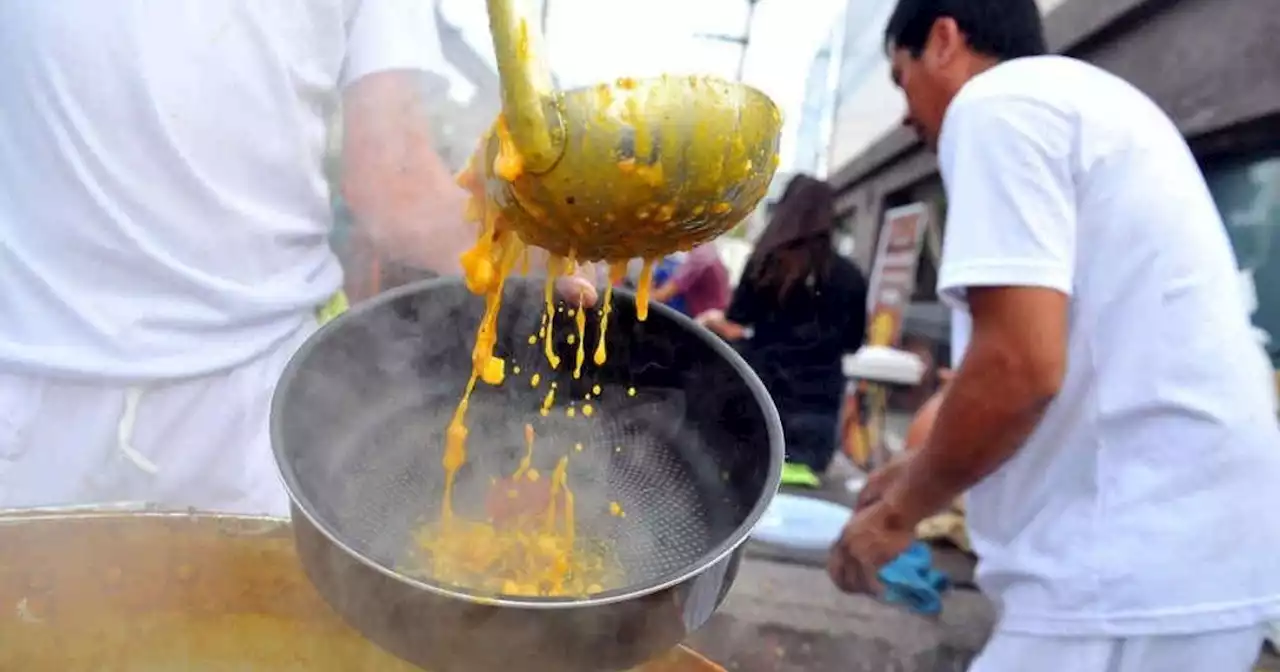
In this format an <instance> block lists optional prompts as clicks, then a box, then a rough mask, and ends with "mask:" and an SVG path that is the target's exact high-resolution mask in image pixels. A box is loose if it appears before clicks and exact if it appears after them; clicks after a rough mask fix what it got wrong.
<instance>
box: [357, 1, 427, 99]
mask: <svg viewBox="0 0 1280 672" xmlns="http://www.w3.org/2000/svg"><path fill="white" fill-rule="evenodd" d="M435 5H436V3H434V2H431V1H430V0H356V5H355V7H354V10H353V12H352V14H351V16H350V17H349V19H348V21H347V55H346V59H345V60H344V61H343V64H342V79H341V84H342V86H344V87H346V86H350V85H351V84H354V83H355V82H356V81H357V80H359V79H360V78H361V77H364V76H365V75H371V74H373V73H377V72H385V71H388V70H421V71H429V72H434V73H436V74H438V75H441V76H447V74H446V73H447V72H448V65H447V63H446V62H445V59H444V52H443V51H441V48H440V33H439V29H438V28H437V26H436V7H435Z"/></svg>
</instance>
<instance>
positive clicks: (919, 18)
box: [884, 0, 1049, 61]
mask: <svg viewBox="0 0 1280 672" xmlns="http://www.w3.org/2000/svg"><path fill="white" fill-rule="evenodd" d="M943 18H950V19H955V22H956V24H957V25H958V26H959V27H960V32H962V33H964V36H965V39H966V40H967V41H968V44H969V48H970V49H973V50H974V51H976V52H978V53H979V54H982V55H984V56H991V57H993V58H996V59H998V60H1001V61H1007V60H1010V59H1014V58H1021V57H1023V56H1040V55H1043V54H1046V53H1048V51H1049V47H1048V45H1047V44H1046V43H1045V39H1044V23H1043V22H1042V21H1041V19H1040V8H1039V7H1038V6H1037V5H1036V2H1035V0H898V6H897V7H896V8H894V10H893V15H892V16H890V17H889V25H888V26H886V27H885V30H884V37H885V45H886V46H889V47H891V48H897V49H906V50H907V51H908V52H910V53H911V55H912V56H919V55H920V54H921V53H922V52H923V51H924V45H925V42H927V41H928V39H929V31H930V30H932V29H933V24H934V23H935V22H937V20H938V19H943Z"/></svg>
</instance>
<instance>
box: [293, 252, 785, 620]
mask: <svg viewBox="0 0 1280 672" xmlns="http://www.w3.org/2000/svg"><path fill="white" fill-rule="evenodd" d="M449 285H454V286H462V287H463V289H464V290H465V286H463V280H462V278H459V277H436V278H430V279H427V280H420V281H417V282H413V283H409V284H406V285H403V286H401V287H397V288H396V289H393V290H389V291H386V292H383V293H382V294H379V295H378V296H376V297H374V298H372V299H369V300H367V301H363V302H361V303H359V304H356V305H354V306H352V307H351V308H350V309H349V310H347V311H346V312H345V313H342V314H341V315H339V316H337V317H336V318H334V319H333V320H330V321H329V322H328V323H326V324H324V325H322V326H321V327H320V328H319V329H317V330H316V331H315V333H313V334H312V335H311V336H310V337H309V338H307V340H306V341H305V342H304V343H303V344H302V346H301V347H299V348H298V350H297V351H296V352H294V354H293V356H292V357H290V358H289V363H288V364H287V365H286V366H285V368H284V371H283V372H282V373H281V374H280V380H279V382H278V383H277V384H276V388H275V391H274V392H273V394H272V398H271V412H270V435H271V452H272V453H273V455H274V456H275V461H276V467H277V469H278V470H279V472H280V477H281V479H282V480H283V482H284V487H285V491H286V492H287V493H288V495H289V499H290V501H292V502H293V507H292V510H293V511H294V512H300V513H301V514H302V515H303V517H304V518H306V521H307V523H309V524H310V525H311V526H312V527H313V528H315V529H316V530H317V531H319V532H320V534H321V535H323V536H324V537H325V538H326V539H328V540H329V542H330V543H332V544H333V545H334V546H336V547H338V548H339V549H341V550H342V552H343V553H346V554H347V555H348V556H350V557H352V558H354V559H355V560H357V561H358V562H360V563H361V564H363V565H365V566H367V567H369V568H370V569H373V570H374V571H376V572H379V573H381V574H383V575H384V576H386V577H388V578H390V579H392V580H394V581H397V582H399V583H402V584H404V585H406V586H407V587H410V588H416V589H420V590H425V591H427V592H430V593H434V594H436V595H440V596H443V597H448V598H451V599H456V600H460V601H463V602H470V603H473V604H483V605H488V606H498V607H512V608H519V609H530V610H541V609H577V608H583V607H599V606H605V605H609V604H615V603H619V602H626V601H629V600H633V599H636V598H640V597H644V596H647V595H652V594H654V593H658V592H661V591H664V590H667V589H669V588H672V587H673V586H677V585H679V584H682V583H684V582H685V581H688V580H689V579H691V578H694V577H696V576H698V575H700V574H702V573H703V572H705V571H706V570H707V569H709V568H711V567H714V566H716V565H717V564H719V563H720V562H722V561H724V560H725V559H726V558H728V557H729V556H730V555H731V554H733V553H734V552H735V551H737V550H738V548H739V547H740V546H742V545H743V544H744V543H746V541H747V539H748V538H749V537H750V536H751V531H752V530H753V529H754V528H755V527H756V525H757V524H758V523H759V522H760V519H761V518H762V517H763V516H764V514H765V510H766V509H768V508H769V503H770V502H771V501H772V500H773V497H774V495H775V494H777V492H778V487H779V485H780V484H781V482H782V462H783V459H784V455H785V449H784V443H783V434H782V420H781V417H780V416H779V415H778V409H777V407H776V406H775V405H774V403H773V398H772V397H770V396H769V392H768V390H766V389H765V386H764V383H763V382H761V380H760V377H759V376H757V375H756V373H755V371H753V370H752V369H751V367H750V365H748V364H747V362H746V360H744V359H743V358H742V356H741V355H739V354H738V353H737V352H736V351H735V350H734V349H733V348H732V347H730V346H729V345H728V344H727V343H725V342H724V341H723V340H721V339H720V337H718V336H716V335H715V334H713V333H712V332H711V331H709V330H707V329H705V328H703V327H701V326H699V325H698V324H697V323H696V322H694V321H693V320H692V319H690V318H689V317H687V316H685V315H684V314H683V313H681V312H679V311H677V310H675V309H674V308H671V307H669V306H666V305H663V304H661V303H651V304H650V305H649V310H650V312H651V313H652V312H655V311H656V312H657V313H658V314H660V315H662V316H663V317H665V318H667V319H670V320H672V321H674V322H676V323H677V324H678V325H679V326H681V327H683V328H684V329H685V331H689V332H692V334H693V335H694V336H695V337H697V338H699V339H701V340H702V341H703V342H704V343H706V344H707V345H708V346H709V347H710V348H711V349H712V350H713V351H714V352H715V353H716V354H718V355H719V356H720V357H722V358H724V359H725V360H727V361H728V362H729V364H730V366H732V367H733V368H734V370H735V371H736V372H737V373H738V375H740V376H742V378H743V382H745V383H746V385H747V387H748V389H750V390H751V396H752V397H753V398H754V399H755V401H756V403H757V404H759V406H760V409H761V411H762V412H763V414H764V423H765V431H766V433H767V435H768V438H769V468H768V473H767V474H766V475H765V482H764V492H763V493H762V494H761V496H760V498H759V499H758V500H757V501H756V503H755V506H753V507H752V509H751V511H749V512H748V513H747V516H746V518H745V519H744V520H743V522H742V523H741V524H740V525H739V526H738V528H737V529H736V530H735V531H734V533H733V534H732V535H729V536H728V537H727V538H725V539H724V540H723V541H721V542H720V543H719V544H717V545H716V546H715V547H714V548H712V549H711V550H710V551H708V552H707V553H705V554H703V555H702V557H701V558H699V559H698V560H697V561H696V562H694V563H692V564H690V565H689V567H688V568H687V569H683V570H680V571H678V572H674V573H672V574H670V575H668V576H667V577H666V578H663V579H660V580H658V581H655V582H650V583H647V584H645V585H644V586H643V587H640V588H637V589H634V590H625V591H605V592H603V593H600V594H599V597H594V596H593V597H587V598H551V597H539V598H515V597H504V596H496V597H490V596H485V595H477V594H473V593H467V592H463V591H461V590H455V589H452V588H447V587H445V586H441V585H438V584H435V583H432V582H429V581H426V580H423V579H418V578H414V577H411V576H408V575H405V574H402V573H400V572H397V571H395V570H393V569H391V568H388V567H386V566H384V565H382V564H381V563H378V562H375V561H374V560H372V559H370V558H368V557H366V556H365V555H364V554H363V553H359V552H357V551H356V550H355V549H353V548H351V546H349V545H348V544H347V543H345V542H344V541H342V540H341V539H340V538H339V537H338V534H337V533H336V532H334V531H333V530H332V529H330V528H329V527H328V526H327V525H325V524H324V523H322V522H321V521H320V519H319V517H318V516H316V515H315V514H313V513H312V504H311V502H310V501H309V500H308V499H307V498H306V497H305V496H304V495H303V494H301V487H300V484H299V483H298V480H297V477H296V475H295V474H294V473H293V469H292V468H291V467H287V466H286V465H287V462H286V460H285V459H284V458H285V456H284V454H283V451H284V448H283V446H284V430H283V428H282V427H281V425H282V422H281V419H280V418H281V413H282V412H283V405H284V397H285V392H286V388H287V387H288V386H289V384H290V383H291V382H292V381H293V380H295V379H296V378H297V375H298V369H300V368H301V366H302V362H303V360H305V359H306V357H307V355H309V354H310V353H311V352H312V351H313V350H315V348H316V347H317V344H318V343H320V342H321V341H323V340H324V339H325V337H326V335H327V334H329V333H331V332H334V331H337V330H338V329H342V328H343V327H344V325H346V324H348V323H355V322H357V321H358V320H360V319H362V318H363V316H364V314H365V313H369V312H372V311H374V310H376V309H378V308H381V307H382V306H384V305H386V304H389V303H393V302H395V301H398V300H400V299H402V298H404V297H407V296H410V295H414V294H422V293H425V292H427V291H431V290H433V289H437V288H442V287H446V286H449ZM465 291H469V290H465ZM613 296H614V297H615V298H617V297H619V296H621V297H625V298H627V299H630V300H631V301H632V302H634V301H635V293H634V292H632V291H631V290H628V289H625V288H621V287H615V288H614V291H613Z"/></svg>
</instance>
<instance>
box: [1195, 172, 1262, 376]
mask: <svg viewBox="0 0 1280 672" xmlns="http://www.w3.org/2000/svg"><path fill="white" fill-rule="evenodd" d="M1205 177H1206V180H1207V181H1208V183H1209V190H1210V191H1211V192H1212V193H1213V198H1214V200H1215V201H1216V202H1217V204H1218V210H1219V211H1220V212H1221V213H1222V219H1223V222H1224V223H1225V224H1226V226H1227V234H1228V235H1229V236H1230V238H1231V245H1232V247H1233V248H1234V249H1235V253H1236V261H1237V263H1238V264H1239V266H1240V270H1241V272H1242V273H1244V274H1246V275H1247V276H1249V277H1251V279H1252V281H1253V282H1252V284H1253V287H1254V290H1255V292H1256V294H1257V308H1256V309H1255V310H1254V312H1253V316H1252V318H1253V324H1254V326H1255V327H1257V329H1258V335H1259V340H1262V341H1265V342H1266V345H1267V352H1268V354H1270V356H1271V361H1272V364H1273V365H1275V366H1276V367H1277V368H1280V154H1272V155H1268V156H1265V157H1263V158H1261V159H1259V158H1257V157H1254V158H1252V159H1249V160H1238V161H1232V162H1227V163H1222V164H1217V165H1213V166H1210V167H1207V168H1206V170H1205Z"/></svg>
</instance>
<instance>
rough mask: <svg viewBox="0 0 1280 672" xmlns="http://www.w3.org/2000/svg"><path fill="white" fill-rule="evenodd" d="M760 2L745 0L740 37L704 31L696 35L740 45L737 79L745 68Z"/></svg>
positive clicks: (739, 79) (705, 38)
mask: <svg viewBox="0 0 1280 672" xmlns="http://www.w3.org/2000/svg"><path fill="white" fill-rule="evenodd" d="M758 4H760V0H747V25H746V26H745V30H744V31H743V33H742V35H741V36H740V37H734V36H732V35H708V34H706V33H698V35H697V36H698V37H700V38H702V39H704V40H716V41H717V42H732V43H733V44H736V45H738V46H740V47H742V51H741V52H739V53H738V72H737V79H738V81H739V82H741V81H742V78H743V75H744V74H745V73H746V68H747V51H748V50H749V49H750V47H751V25H752V23H753V22H754V19H755V16H756V5H758Z"/></svg>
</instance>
